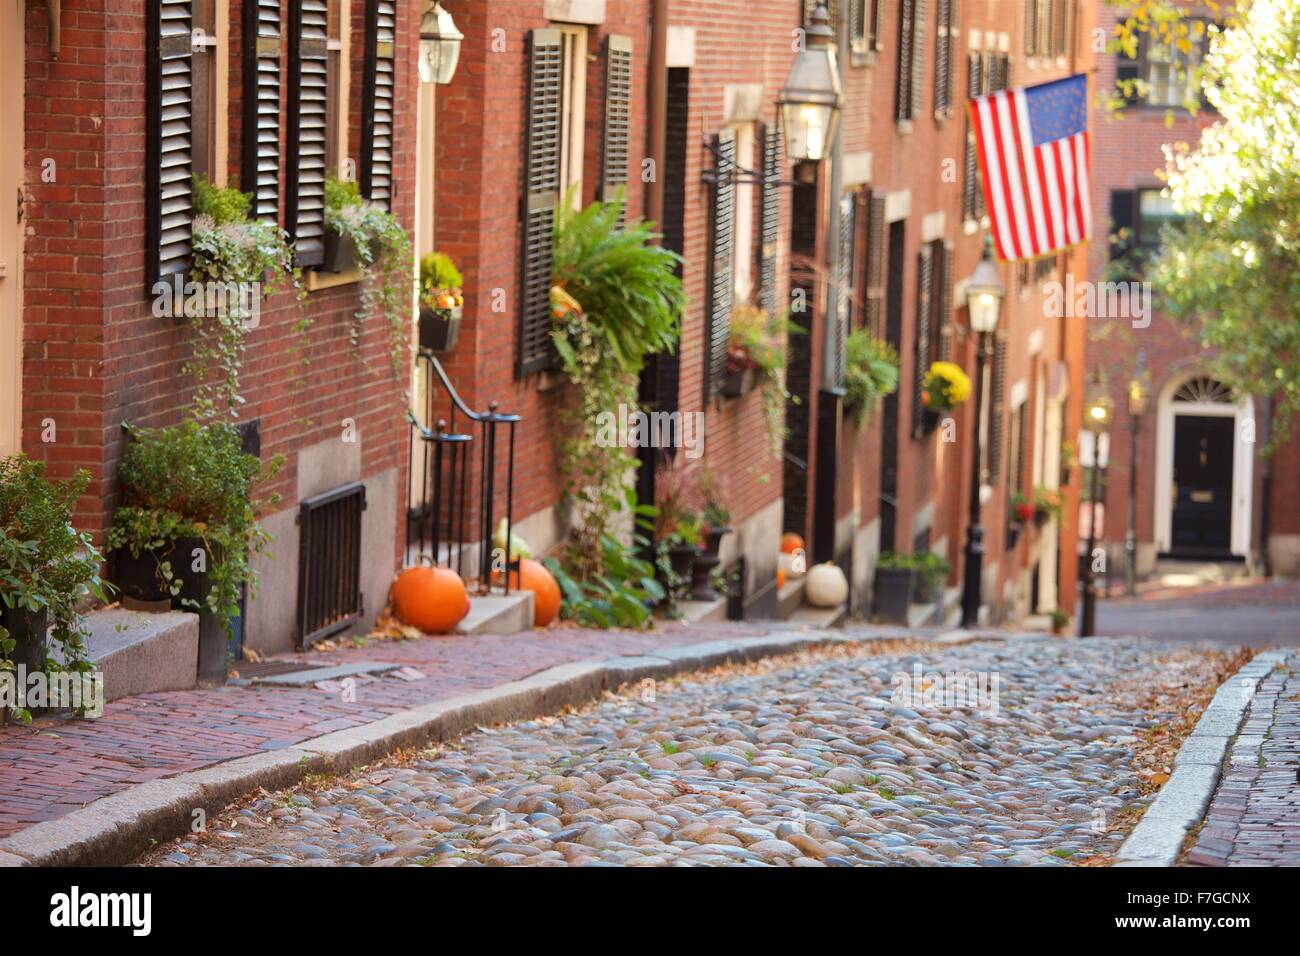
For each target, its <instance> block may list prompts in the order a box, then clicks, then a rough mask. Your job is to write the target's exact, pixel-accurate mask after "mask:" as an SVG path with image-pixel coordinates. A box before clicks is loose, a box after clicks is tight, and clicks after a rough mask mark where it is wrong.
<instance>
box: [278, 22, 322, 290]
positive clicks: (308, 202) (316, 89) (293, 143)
mask: <svg viewBox="0 0 1300 956" xmlns="http://www.w3.org/2000/svg"><path fill="white" fill-rule="evenodd" d="M328 41H329V8H328V4H327V2H326V0H293V2H292V5H291V6H290V8H289V91H288V92H289V104H288V118H287V122H288V135H287V136H286V138H285V141H286V144H287V149H286V156H285V191H284V192H285V196H284V225H285V229H287V230H288V232H289V235H290V236H291V237H292V239H293V242H294V255H295V261H296V262H297V264H298V265H300V266H304V267H310V266H318V265H320V264H321V263H322V262H324V261H325V140H326V137H327V136H328V135H329V131H328V129H327V128H326V121H325V113H326V106H327V100H328V94H327V92H326V91H327V85H328V72H329V67H328V59H327V56H328V54H327V52H326V44H327V43H328Z"/></svg>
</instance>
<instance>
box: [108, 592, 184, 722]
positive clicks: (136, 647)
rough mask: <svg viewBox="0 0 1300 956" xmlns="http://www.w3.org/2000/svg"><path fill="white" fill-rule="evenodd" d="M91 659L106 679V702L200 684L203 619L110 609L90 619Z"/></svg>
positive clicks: (168, 613) (172, 612)
mask: <svg viewBox="0 0 1300 956" xmlns="http://www.w3.org/2000/svg"><path fill="white" fill-rule="evenodd" d="M86 627H87V628H88V629H89V631H90V637H89V638H88V639H87V641H86V648H87V651H88V655H87V656H88V657H89V658H90V660H91V661H92V662H93V663H94V665H95V667H96V669H97V670H99V671H100V673H101V674H102V675H103V677H102V680H103V682H104V699H105V701H113V700H118V699H120V698H122V697H131V696H134V695H136V694H152V693H155V692H157V691H163V690H190V689H191V688H193V687H196V686H197V684H198V663H199V617H198V615H197V614H191V613H189V612H188V611H165V612H163V613H161V614H149V613H145V612H143V611H128V610H126V609H125V608H108V609H105V610H100V611H92V612H91V613H90V614H87V615H86Z"/></svg>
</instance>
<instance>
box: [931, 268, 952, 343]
mask: <svg viewBox="0 0 1300 956" xmlns="http://www.w3.org/2000/svg"><path fill="white" fill-rule="evenodd" d="M938 249H939V277H938V286H937V288H936V290H935V295H936V296H938V300H939V301H938V305H937V306H936V307H935V315H936V316H937V318H938V323H939V336H938V342H939V361H941V362H951V361H952V259H953V246H952V243H950V242H942V243H939V245H938Z"/></svg>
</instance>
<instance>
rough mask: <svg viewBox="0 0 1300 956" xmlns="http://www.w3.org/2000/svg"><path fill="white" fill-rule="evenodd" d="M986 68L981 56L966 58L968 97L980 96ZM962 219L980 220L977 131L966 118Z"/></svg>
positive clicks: (975, 55)
mask: <svg viewBox="0 0 1300 956" xmlns="http://www.w3.org/2000/svg"><path fill="white" fill-rule="evenodd" d="M983 76H984V67H983V64H982V61H981V57H980V54H979V53H977V52H972V53H970V54H969V55H968V56H967V58H966V96H967V98H970V97H975V96H979V95H980V89H981V85H982V82H983ZM962 177H963V179H962V186H961V217H962V219H978V218H979V215H980V199H979V197H980V195H981V191H980V184H979V163H978V161H977V159H976V157H975V131H974V129H973V128H972V127H971V123H970V117H969V116H968V117H967V118H966V147H965V152H964V153H963V157H962Z"/></svg>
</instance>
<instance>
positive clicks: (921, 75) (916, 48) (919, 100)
mask: <svg viewBox="0 0 1300 956" xmlns="http://www.w3.org/2000/svg"><path fill="white" fill-rule="evenodd" d="M913 4H914V6H913V9H912V52H911V67H912V79H911V82H910V83H909V84H908V86H909V91H910V93H911V96H912V108H911V113H910V114H909V115H911V116H912V117H919V116H920V115H921V113H922V112H923V111H924V110H925V31H926V14H927V13H928V10H927V9H926V7H927V3H926V0H913Z"/></svg>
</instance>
